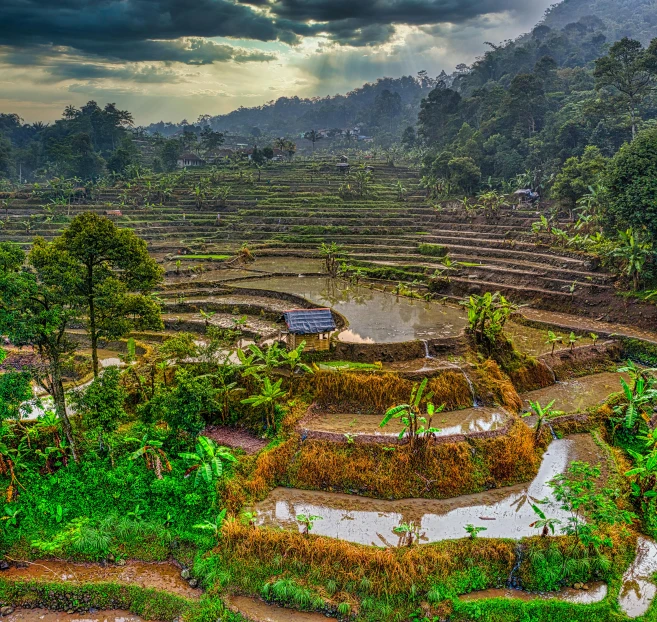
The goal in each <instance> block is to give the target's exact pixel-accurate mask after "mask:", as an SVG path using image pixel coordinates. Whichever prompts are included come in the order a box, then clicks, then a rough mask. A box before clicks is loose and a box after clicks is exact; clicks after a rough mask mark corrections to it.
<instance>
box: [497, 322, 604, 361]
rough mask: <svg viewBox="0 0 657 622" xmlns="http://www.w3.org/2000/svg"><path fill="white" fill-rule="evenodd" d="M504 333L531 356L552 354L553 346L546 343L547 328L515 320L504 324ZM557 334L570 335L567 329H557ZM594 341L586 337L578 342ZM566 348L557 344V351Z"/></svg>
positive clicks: (588, 343)
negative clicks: (526, 324)
mask: <svg viewBox="0 0 657 622" xmlns="http://www.w3.org/2000/svg"><path fill="white" fill-rule="evenodd" d="M504 333H505V334H506V336H507V337H509V338H510V339H511V341H513V344H514V345H515V346H516V348H517V349H518V350H520V351H521V352H525V353H526V354H529V355H531V356H541V355H542V354H550V352H552V346H551V345H548V344H546V343H545V342H546V341H547V339H548V331H547V330H544V329H540V328H532V327H531V326H524V325H522V324H516V323H515V322H507V323H506V325H505V326H504ZM556 334H557V335H563V336H564V337H566V338H567V337H568V335H567V334H566V332H565V331H561V332H559V331H557V332H556ZM592 343H593V341H592V340H591V339H589V338H584V339H581V340H580V341H578V342H577V347H582V346H586V345H590V344H592ZM566 348H567V346H563V345H560V344H557V346H556V348H555V353H556V352H558V351H559V350H564V349H566Z"/></svg>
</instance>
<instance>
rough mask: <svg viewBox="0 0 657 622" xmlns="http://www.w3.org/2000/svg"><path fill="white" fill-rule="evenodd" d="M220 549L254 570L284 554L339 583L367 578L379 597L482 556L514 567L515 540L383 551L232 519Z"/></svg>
mask: <svg viewBox="0 0 657 622" xmlns="http://www.w3.org/2000/svg"><path fill="white" fill-rule="evenodd" d="M217 552H219V553H220V555H221V557H222V558H224V559H226V560H230V562H231V563H233V564H236V565H238V566H241V567H244V568H249V567H254V566H256V567H257V566H260V565H262V564H263V563H264V564H266V563H268V562H269V561H270V560H272V559H273V558H275V557H280V558H282V559H283V560H284V561H283V563H284V564H286V560H288V561H289V563H290V564H292V562H293V564H292V565H293V566H294V567H295V568H302V567H305V570H304V574H308V572H312V575H313V576H314V577H319V578H321V579H324V580H325V579H329V578H330V579H333V580H335V581H336V582H337V583H339V584H345V583H348V582H352V581H353V582H358V581H360V580H361V579H362V578H364V577H367V578H368V579H369V580H370V581H371V585H372V588H371V592H372V593H373V594H376V595H377V596H382V595H385V594H405V593H408V591H409V590H410V589H411V586H413V585H415V586H416V587H417V586H422V585H426V583H427V579H428V577H431V580H432V581H433V582H436V581H439V580H441V579H445V578H447V577H448V576H449V575H450V574H452V573H454V572H457V571H459V570H462V569H463V568H464V566H465V565H466V560H476V563H479V564H483V565H485V566H487V567H488V568H489V569H493V568H495V569H496V570H497V571H498V572H500V573H508V572H510V571H511V568H512V567H513V564H514V562H515V543H514V542H512V541H508V540H507V541H501V540H487V539H480V540H459V541H445V542H441V543H437V544H430V545H422V546H418V547H413V548H388V549H381V548H375V547H367V546H362V545H358V544H351V543H349V542H344V541H341V540H336V539H333V538H326V537H321V536H309V537H306V536H303V535H301V534H299V533H295V532H291V531H285V530H274V529H267V528H257V529H256V528H252V527H246V526H244V525H242V524H240V523H239V522H237V521H228V522H227V523H225V525H224V528H223V537H222V539H221V540H220V543H219V548H218V549H217Z"/></svg>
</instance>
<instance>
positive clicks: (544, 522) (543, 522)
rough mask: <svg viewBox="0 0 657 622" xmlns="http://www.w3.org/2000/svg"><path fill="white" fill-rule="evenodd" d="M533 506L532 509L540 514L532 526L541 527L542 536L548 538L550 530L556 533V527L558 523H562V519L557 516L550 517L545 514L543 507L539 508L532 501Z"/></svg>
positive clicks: (534, 527)
mask: <svg viewBox="0 0 657 622" xmlns="http://www.w3.org/2000/svg"><path fill="white" fill-rule="evenodd" d="M541 503H545V502H544V501H543V502H541ZM531 506H532V510H534V514H536V516H538V520H535V521H534V522H533V523H531V524H530V525H529V526H530V527H532V528H533V529H541V530H542V531H541V537H542V538H547V537H548V535H549V534H550V532H551V533H552V535H554V528H555V527H556V526H557V525H561V521H560V520H558V519H556V518H548V517H547V516H546V515H545V512H543V510H541V508H539V507H538V506H537V505H535V504H534V503H532V504H531Z"/></svg>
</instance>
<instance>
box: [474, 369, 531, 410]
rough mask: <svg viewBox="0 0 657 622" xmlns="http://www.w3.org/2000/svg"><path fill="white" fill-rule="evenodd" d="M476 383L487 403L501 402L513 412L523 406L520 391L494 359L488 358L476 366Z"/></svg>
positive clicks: (479, 392) (501, 404)
mask: <svg viewBox="0 0 657 622" xmlns="http://www.w3.org/2000/svg"><path fill="white" fill-rule="evenodd" d="M474 384H475V387H476V389H477V394H478V395H480V396H481V397H482V398H483V399H484V401H485V402H486V403H489V404H499V405H500V406H504V407H505V408H507V409H508V410H510V411H511V412H518V411H520V409H521V408H522V398H521V397H520V395H518V391H517V390H516V388H515V387H514V386H513V383H512V382H511V380H510V379H509V377H508V376H507V375H506V374H505V373H504V372H503V371H502V370H501V369H500V367H499V365H498V364H497V363H496V362H495V361H494V360H492V359H488V360H487V361H484V362H483V363H482V364H481V365H479V366H478V367H477V368H476V370H475V374H474Z"/></svg>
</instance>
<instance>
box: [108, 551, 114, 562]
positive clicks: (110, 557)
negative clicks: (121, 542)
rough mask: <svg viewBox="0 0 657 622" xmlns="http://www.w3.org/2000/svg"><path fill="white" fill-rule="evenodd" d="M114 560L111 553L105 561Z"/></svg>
mask: <svg viewBox="0 0 657 622" xmlns="http://www.w3.org/2000/svg"><path fill="white" fill-rule="evenodd" d="M115 559H116V557H114V555H112V554H111V553H110V554H109V555H108V556H107V561H108V562H113V561H114V560H115Z"/></svg>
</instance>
